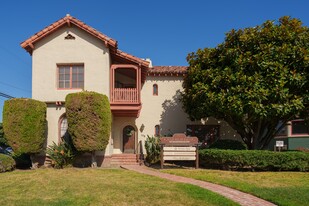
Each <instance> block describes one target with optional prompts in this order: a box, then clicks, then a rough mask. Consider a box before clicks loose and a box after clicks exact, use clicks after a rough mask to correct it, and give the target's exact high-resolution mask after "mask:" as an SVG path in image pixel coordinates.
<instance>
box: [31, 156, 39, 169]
mask: <svg viewBox="0 0 309 206" xmlns="http://www.w3.org/2000/svg"><path fill="white" fill-rule="evenodd" d="M30 160H31V165H32V166H31V169H38V168H39V163H38V162H37V161H36V159H35V154H30Z"/></svg>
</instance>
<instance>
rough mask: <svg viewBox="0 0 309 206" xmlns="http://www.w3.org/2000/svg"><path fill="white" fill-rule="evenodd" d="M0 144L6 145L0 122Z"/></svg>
mask: <svg viewBox="0 0 309 206" xmlns="http://www.w3.org/2000/svg"><path fill="white" fill-rule="evenodd" d="M0 146H7V140H6V139H5V138H4V132H3V126H2V123H0Z"/></svg>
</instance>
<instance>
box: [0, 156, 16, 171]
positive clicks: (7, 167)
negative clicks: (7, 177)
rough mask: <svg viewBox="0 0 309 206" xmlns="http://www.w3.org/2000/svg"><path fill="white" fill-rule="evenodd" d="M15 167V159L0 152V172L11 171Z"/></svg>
mask: <svg viewBox="0 0 309 206" xmlns="http://www.w3.org/2000/svg"><path fill="white" fill-rule="evenodd" d="M14 168H15V161H14V159H13V158H12V157H11V156H9V155H5V154H0V172H6V171H11V170H13V169H14Z"/></svg>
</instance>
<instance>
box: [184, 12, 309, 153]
mask: <svg viewBox="0 0 309 206" xmlns="http://www.w3.org/2000/svg"><path fill="white" fill-rule="evenodd" d="M308 52H309V30H308V28H307V27H305V26H303V25H302V22H301V21H300V20H298V19H293V18H290V17H282V18H280V19H279V22H278V23H276V22H274V21H266V22H265V23H263V24H262V25H261V26H256V27H252V28H245V29H239V30H231V31H230V32H228V33H227V34H226V37H225V41H224V42H223V43H222V44H219V45H218V46H217V47H216V48H205V49H199V50H198V51H197V52H195V53H191V54H189V55H188V57H187V61H188V63H189V69H188V74H187V76H186V77H185V81H184V84H183V86H184V92H183V98H182V99H183V104H184V108H185V110H186V112H187V113H188V114H189V116H190V117H191V118H192V119H201V118H205V117H208V116H213V117H215V118H217V119H223V120H225V121H226V122H228V123H229V124H230V126H231V127H233V128H234V129H235V130H236V131H237V132H238V133H239V134H240V136H241V137H242V139H243V140H244V142H245V143H246V144H247V145H248V147H249V148H250V149H253V148H255V149H262V148H264V147H266V146H267V144H268V143H269V142H270V140H271V139H272V138H273V137H274V135H275V134H276V133H277V132H278V130H280V129H281V128H282V127H283V125H284V124H285V123H286V122H287V121H288V120H290V119H292V118H294V117H295V115H297V116H298V115H301V114H303V113H304V112H305V111H306V109H307V112H308V104H309V82H308V81H309V69H308V65H309V53H308ZM278 125H279V126H278Z"/></svg>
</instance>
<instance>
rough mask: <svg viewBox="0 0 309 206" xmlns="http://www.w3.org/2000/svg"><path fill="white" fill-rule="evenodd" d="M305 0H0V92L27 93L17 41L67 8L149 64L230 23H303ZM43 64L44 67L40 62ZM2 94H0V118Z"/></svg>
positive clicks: (181, 59) (178, 60)
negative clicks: (284, 20)
mask: <svg viewBox="0 0 309 206" xmlns="http://www.w3.org/2000/svg"><path fill="white" fill-rule="evenodd" d="M308 8H309V1H308V0H307V1H306V0H293V1H292V0H290V1H288V0H251V1H250V0H233V1H231V0H216V1H206V0H190V1H185V0H152V1H149V0H148V1H147V0H131V1H128V0H115V1H111V0H109V1H105V0H79V1H77V0H75V1H74V0H53V1H42V0H27V1H23V0H19V1H18V0H14V1H2V2H1V3H0V25H1V32H0V61H1V64H0V71H1V75H0V92H3V93H6V94H9V95H11V96H14V97H31V65H32V62H31V56H30V55H29V54H28V53H27V52H26V51H25V50H23V49H22V48H21V47H20V43H21V42H22V41H24V40H26V39H27V38H29V37H30V36H32V35H33V34H34V33H36V32H38V31H40V30H41V29H43V28H44V27H46V26H48V25H50V24H51V23H53V22H55V21H57V20H59V19H60V18H62V17H64V16H65V15H66V14H67V13H69V14H70V15H71V16H74V17H76V18H78V19H80V20H82V21H83V22H85V23H86V24H88V25H90V26H92V27H94V28H95V29H97V30H99V31H101V32H102V33H104V34H106V35H108V36H110V37H111V38H113V39H116V40H117V41H118V47H119V49H121V50H123V51H125V52H128V53H130V54H133V55H135V56H138V57H141V58H151V60H152V62H153V65H187V62H186V56H187V54H188V53H189V52H192V51H196V50H197V49H198V48H205V47H215V46H216V45H217V44H219V43H221V42H222V41H224V34H225V33H226V32H228V31H230V30H231V29H233V28H234V29H239V28H245V27H252V26H256V25H260V24H262V23H263V22H264V21H266V20H278V18H280V17H281V16H284V15H289V16H292V17H295V18H299V19H300V20H302V22H303V23H304V25H306V26H308V25H309V12H308ZM42 69H44V68H42ZM4 101H5V99H4V98H2V97H0V122H1V121H2V107H3V102H4Z"/></svg>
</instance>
